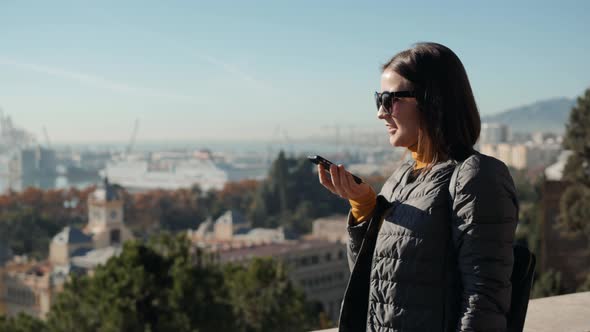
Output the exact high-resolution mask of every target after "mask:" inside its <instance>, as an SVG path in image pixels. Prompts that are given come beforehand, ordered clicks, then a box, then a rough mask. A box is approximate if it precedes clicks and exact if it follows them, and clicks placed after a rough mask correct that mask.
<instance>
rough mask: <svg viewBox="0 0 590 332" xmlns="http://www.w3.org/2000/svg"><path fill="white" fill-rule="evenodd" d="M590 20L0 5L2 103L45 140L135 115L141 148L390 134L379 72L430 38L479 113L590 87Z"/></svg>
mask: <svg viewBox="0 0 590 332" xmlns="http://www.w3.org/2000/svg"><path fill="white" fill-rule="evenodd" d="M121 3H124V4H123V5H122V4H121ZM589 12H590V2H588V1H575V2H571V1H570V2H565V1H560V2H559V3H558V2H557V1H551V2H549V1H543V2H540V1H534V2H533V1H521V2H519V3H518V4H513V3H511V2H507V1H506V2H501V1H494V2H493V3H483V2H474V1H455V2H452V3H450V2H447V4H445V5H442V4H441V2H418V1H416V2H412V3H409V2H408V1H363V2H361V1H357V2H351V1H338V2H336V1H290V2H287V1H278V0H275V1H249V2H247V1H240V2H237V1H235V2H229V1H215V2H213V1H210V2H199V1H157V2H156V1H37V2H33V1H8V0H0V40H1V42H0V108H2V109H3V110H4V112H5V113H8V114H10V115H12V117H13V119H14V121H15V122H17V123H18V124H19V125H21V126H22V127H24V128H26V129H28V130H29V131H31V132H33V133H34V134H36V135H37V136H38V137H39V138H42V137H43V136H42V134H41V133H42V128H43V126H45V127H46V128H47V130H48V132H49V136H50V137H51V139H52V141H54V142H112V141H126V140H128V138H129V136H130V134H131V131H132V128H133V124H134V122H135V119H139V121H140V129H139V133H138V140H139V141H149V140H211V139H221V140H250V139H252V140H254V139H270V138H271V137H272V136H273V132H275V131H276V128H277V127H278V126H279V127H280V128H281V130H287V131H288V134H289V136H291V137H304V136H306V135H312V134H316V133H318V132H319V131H320V130H321V129H322V127H324V128H325V127H326V126H334V125H339V126H342V127H343V128H348V127H350V126H355V127H357V128H359V129H366V130H369V129H375V130H384V129H383V128H382V127H383V124H382V123H380V122H379V121H378V120H377V118H376V110H375V107H374V102H373V96H372V93H373V91H374V90H376V89H378V88H379V66H380V65H381V64H382V63H384V62H386V61H387V60H388V58H390V57H391V56H392V55H394V54H395V53H397V52H399V51H401V50H403V49H405V48H408V47H410V46H411V45H412V43H415V42H418V41H435V42H439V43H443V44H445V45H447V46H449V47H450V48H451V49H453V50H454V51H455V52H456V53H457V54H458V55H459V57H460V58H461V60H462V61H463V63H464V65H465V67H466V69H467V73H468V75H469V78H470V80H471V84H472V87H473V90H474V92H475V95H476V100H477V102H478V105H479V107H480V112H481V113H482V114H484V115H485V114H491V113H495V112H499V111H502V110H505V109H507V108H511V107H514V106H520V105H523V104H527V103H530V102H534V101H536V100H541V99H546V98H551V97H556V96H566V97H574V96H577V95H579V94H581V93H582V91H584V89H585V88H587V87H589V86H590V61H589V60H588V58H589V54H590V42H589V40H590V39H588V35H589V33H590V23H589V22H590V20H588V17H587V13H589ZM385 134H386V133H385V131H384V135H385ZM384 137H385V136H384Z"/></svg>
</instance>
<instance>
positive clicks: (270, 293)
mask: <svg viewBox="0 0 590 332" xmlns="http://www.w3.org/2000/svg"><path fill="white" fill-rule="evenodd" d="M225 278H226V281H227V284H228V288H229V295H230V299H231V302H232V304H233V306H234V313H235V316H236V317H238V319H239V320H238V322H237V323H238V326H237V329H236V331H242V332H254V331H260V332H266V331H268V332H272V331H285V332H289V331H308V330H312V329H313V328H314V327H315V326H316V325H317V324H318V322H317V321H316V319H315V316H314V315H315V313H314V312H313V311H312V309H311V305H310V304H308V303H306V301H305V296H304V294H303V292H302V291H301V290H299V289H297V288H295V287H294V285H293V284H292V283H291V281H290V280H289V279H288V277H287V270H286V267H285V265H284V264H283V263H282V262H276V261H274V260H272V259H270V258H257V259H254V260H252V261H251V262H250V263H249V264H248V266H246V267H244V266H241V265H234V264H230V265H227V266H226V267H225ZM318 318H319V316H318Z"/></svg>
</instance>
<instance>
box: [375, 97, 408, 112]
mask: <svg viewBox="0 0 590 332" xmlns="http://www.w3.org/2000/svg"><path fill="white" fill-rule="evenodd" d="M399 98H416V95H415V94H414V91H383V92H381V93H379V92H375V103H376V104H377V111H379V109H380V108H381V105H383V109H384V110H385V113H387V114H391V111H392V106H393V102H394V101H396V100H398V99H399Z"/></svg>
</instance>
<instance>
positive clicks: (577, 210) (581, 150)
mask: <svg viewBox="0 0 590 332" xmlns="http://www.w3.org/2000/svg"><path fill="white" fill-rule="evenodd" d="M563 146H564V148H565V149H568V150H570V151H572V155H571V156H570V157H569V159H568V161H567V163H566V166H565V169H564V172H563V178H564V180H567V181H569V182H571V185H570V186H569V187H568V188H567V189H566V190H565V192H564V193H563V195H562V197H561V201H560V217H559V220H560V224H561V226H562V227H561V228H562V229H564V230H566V231H567V232H569V233H574V234H580V233H582V234H585V235H586V236H587V238H588V239H590V89H587V90H586V92H585V93H584V95H583V96H581V97H579V98H578V103H577V105H576V106H575V107H574V108H573V109H572V111H571V113H570V118H569V122H568V124H567V127H566V134H565V139H564V142H563Z"/></svg>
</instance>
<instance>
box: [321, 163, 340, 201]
mask: <svg viewBox="0 0 590 332" xmlns="http://www.w3.org/2000/svg"><path fill="white" fill-rule="evenodd" d="M318 177H319V178H320V183H321V184H322V185H323V186H324V187H326V189H328V190H329V191H331V192H332V193H333V194H335V195H338V193H337V192H336V189H335V188H334V184H333V183H332V180H330V179H329V178H328V175H327V174H326V172H325V170H324V167H323V166H322V165H321V164H319V165H318Z"/></svg>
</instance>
